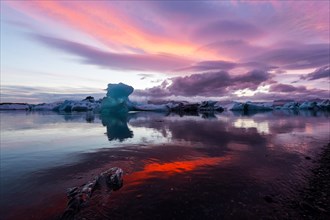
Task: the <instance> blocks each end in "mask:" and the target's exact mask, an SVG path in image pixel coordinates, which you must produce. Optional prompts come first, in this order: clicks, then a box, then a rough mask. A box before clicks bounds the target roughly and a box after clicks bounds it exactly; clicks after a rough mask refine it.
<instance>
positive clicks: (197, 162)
mask: <svg viewBox="0 0 330 220" xmlns="http://www.w3.org/2000/svg"><path fill="white" fill-rule="evenodd" d="M232 159H233V156H232V155H227V156H224V157H202V158H198V159H194V160H185V161H174V162H169V163H156V162H154V163H149V164H146V165H145V166H144V169H143V170H142V171H138V172H135V173H132V174H131V175H127V176H125V178H124V181H125V185H126V184H129V185H136V184H141V183H142V182H143V181H144V180H145V179H148V178H152V177H157V178H167V177H169V176H171V175H174V174H178V173H184V172H190V171H193V170H196V169H198V168H201V167H206V166H214V165H218V164H220V163H222V162H225V161H230V160H232ZM160 173H161V175H160ZM164 174H165V175H164Z"/></svg>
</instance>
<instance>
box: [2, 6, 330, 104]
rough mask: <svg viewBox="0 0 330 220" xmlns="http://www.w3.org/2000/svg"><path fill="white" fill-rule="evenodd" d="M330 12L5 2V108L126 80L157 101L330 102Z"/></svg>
mask: <svg viewBox="0 0 330 220" xmlns="http://www.w3.org/2000/svg"><path fill="white" fill-rule="evenodd" d="M329 14H330V12H329V1H299V2H295V1H217V2H213V1H204V2H196V1H194V2H186V1H178V2H176V1H137V2H135V1H96V2H95V1H24V2H23V1H1V39H2V40H1V101H2V102H32V103H38V102H44V101H50V100H52V101H56V100H61V99H65V98H67V97H68V96H69V95H72V94H75V96H76V97H77V98H78V99H79V98H83V97H84V96H85V95H88V94H90V95H93V96H96V97H103V96H104V94H103V90H102V89H105V88H106V85H107V83H118V82H123V83H126V84H129V85H132V86H133V87H134V88H136V93H135V94H133V95H136V96H143V97H146V98H149V99H151V98H164V99H175V98H176V97H185V98H187V99H193V98H194V97H197V96H199V97H213V98H218V99H220V100H221V99H224V98H225V99H231V100H236V99H241V100H242V99H244V100H245V99H247V98H248V99H249V100H251V99H252V100H274V99H281V98H287V96H288V94H290V97H291V98H293V99H302V98H304V99H315V98H328V97H329V86H328V85H329V58H330V55H329V49H330V48H329V43H330V41H329V39H330V28H329V19H330V18H329ZM288 86H290V89H289V90H288ZM265 88H266V89H265ZM27 91H28V92H27ZM50 94H56V95H55V96H51V98H49V97H50Z"/></svg>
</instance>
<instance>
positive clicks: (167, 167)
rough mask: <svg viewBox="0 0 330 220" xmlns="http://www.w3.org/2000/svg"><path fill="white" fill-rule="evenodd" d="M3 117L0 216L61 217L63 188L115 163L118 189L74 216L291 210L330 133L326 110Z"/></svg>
mask: <svg viewBox="0 0 330 220" xmlns="http://www.w3.org/2000/svg"><path fill="white" fill-rule="evenodd" d="M0 117H1V187H0V189H1V197H0V199H1V204H0V205H1V218H3V219H58V218H59V216H60V215H61V214H62V213H63V211H64V210H65V208H66V202H67V199H66V195H65V193H66V189H67V188H69V187H73V186H79V185H81V184H83V183H86V182H88V181H89V180H91V179H92V178H93V177H94V176H95V175H97V174H99V173H101V172H102V171H104V170H106V169H108V168H110V167H114V166H118V167H121V168H122V169H123V170H124V172H125V176H124V185H123V187H122V188H121V189H120V190H118V191H115V192H112V193H111V194H110V195H107V197H106V200H104V199H102V200H98V199H94V200H93V199H92V201H91V203H90V205H89V207H87V208H85V209H84V210H82V212H81V213H80V215H81V216H85V217H86V218H87V219H93V218H94V219H101V218H111V219H123V218H125V219H155V218H160V219H169V218H175V219H187V218H188V219H198V218H201V217H206V218H209V219H219V218H224V219H230V218H236V219H237V218H255V217H267V216H269V215H272V216H279V217H283V216H287V215H291V213H290V210H288V211H286V210H284V208H285V203H286V202H287V201H288V199H290V198H294V197H295V196H296V194H297V192H298V191H299V190H300V189H302V187H303V186H304V184H306V181H307V178H308V176H309V175H310V170H311V168H312V167H313V166H315V158H316V157H317V155H318V153H319V152H320V150H321V147H322V146H323V145H325V144H327V143H328V142H329V132H330V128H329V113H327V112H318V113H315V112H309V111H307V112H282V111H278V112H277V111H274V112H268V113H258V114H250V115H242V114H240V113H231V112H224V113H222V114H204V115H190V116H179V115H171V114H170V115H165V114H161V113H146V112H136V113H130V114H128V115H121V116H115V115H112V116H111V115H108V116H101V115H94V114H90V113H79V114H78V113H76V114H57V113H53V112H44V113H43V112H41V113H40V112H38V113H37V112H36V113H26V112H0ZM306 157H310V158H312V159H311V160H307V159H306ZM269 197H271V198H272V201H271V202H270V201H269V200H267V198H269Z"/></svg>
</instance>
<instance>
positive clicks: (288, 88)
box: [269, 84, 307, 93]
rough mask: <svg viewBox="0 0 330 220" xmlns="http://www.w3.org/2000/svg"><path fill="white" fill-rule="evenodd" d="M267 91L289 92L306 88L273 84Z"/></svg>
mask: <svg viewBox="0 0 330 220" xmlns="http://www.w3.org/2000/svg"><path fill="white" fill-rule="evenodd" d="M269 91H270V92H285V93H289V92H306V91H307V89H306V87H305V86H298V87H295V86H292V85H288V84H273V85H271V86H270V88H269Z"/></svg>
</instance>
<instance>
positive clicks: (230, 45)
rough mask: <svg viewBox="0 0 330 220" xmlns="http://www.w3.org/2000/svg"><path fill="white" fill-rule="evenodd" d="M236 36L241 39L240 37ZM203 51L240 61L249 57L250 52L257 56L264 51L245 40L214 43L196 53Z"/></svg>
mask: <svg viewBox="0 0 330 220" xmlns="http://www.w3.org/2000/svg"><path fill="white" fill-rule="evenodd" d="M238 36H239V37H242V36H241V35H238ZM203 50H208V51H214V52H216V53H217V54H218V55H220V56H223V55H226V56H229V57H233V58H235V59H242V58H246V57H249V56H251V51H253V54H259V53H261V52H263V51H264V50H265V49H264V48H263V47H260V46H256V45H253V44H252V43H249V42H247V41H245V40H240V39H236V40H232V39H231V40H224V41H216V42H213V43H210V44H207V45H205V46H202V47H201V48H199V49H198V51H203Z"/></svg>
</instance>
